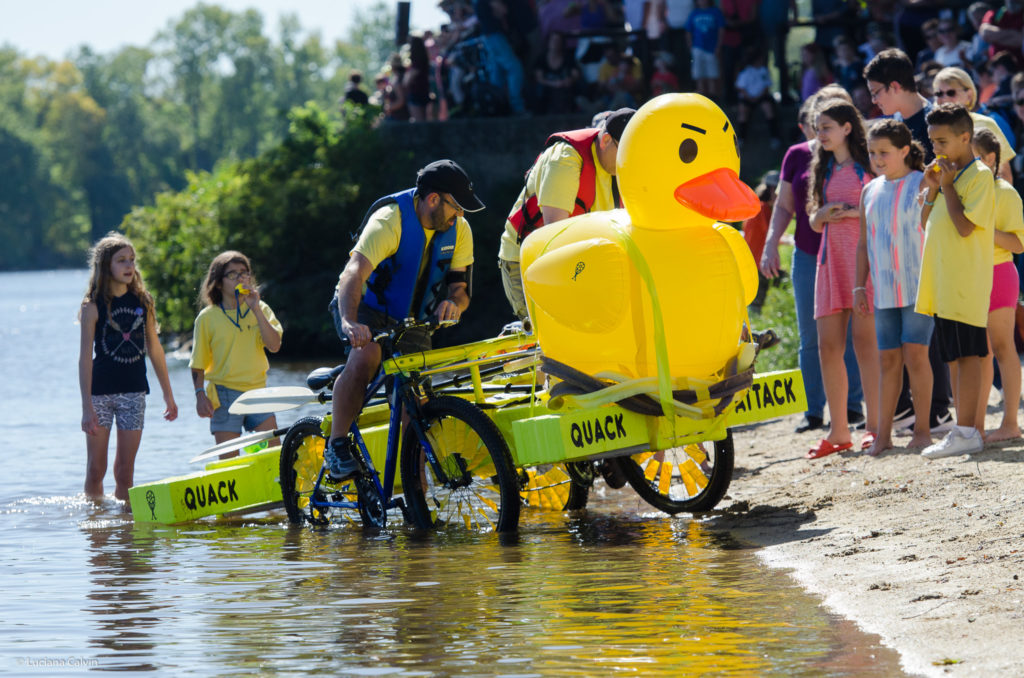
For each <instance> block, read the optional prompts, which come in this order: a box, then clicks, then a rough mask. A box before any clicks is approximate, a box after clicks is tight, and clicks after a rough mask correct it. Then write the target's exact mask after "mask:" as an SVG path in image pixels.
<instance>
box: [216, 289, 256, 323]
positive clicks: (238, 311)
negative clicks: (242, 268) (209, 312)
mask: <svg viewBox="0 0 1024 678" xmlns="http://www.w3.org/2000/svg"><path fill="white" fill-rule="evenodd" d="M219 305H220V310H221V311H222V312H223V313H224V317H225V318H227V319H228V320H230V321H231V324H232V325H234V326H235V327H237V328H238V331H239V332H241V331H242V323H241V322H240V321H241V320H242V318H244V317H245V316H247V315H249V309H248V308H247V309H245V313H242V312H241V310H242V304H241V303H240V302H239V300H238V290H235V317H234V318H232V317H231V316H230V315H228V312H227V311H226V310H225V309H224V303H223V302H221V303H220V304H219Z"/></svg>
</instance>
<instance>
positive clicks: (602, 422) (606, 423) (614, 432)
mask: <svg viewBox="0 0 1024 678" xmlns="http://www.w3.org/2000/svg"><path fill="white" fill-rule="evenodd" d="M624 417H625V415H624V414H622V413H619V414H615V415H611V414H609V415H605V417H604V419H602V418H601V417H594V419H593V420H590V419H587V420H586V421H583V422H574V423H573V425H572V426H571V427H570V428H569V439H570V440H572V444H573V445H575V446H576V447H579V448H583V447H586V446H587V445H594V444H595V443H599V442H601V441H603V440H615V439H616V438H625V437H626V427H625V426H623V425H622V420H623V418H624Z"/></svg>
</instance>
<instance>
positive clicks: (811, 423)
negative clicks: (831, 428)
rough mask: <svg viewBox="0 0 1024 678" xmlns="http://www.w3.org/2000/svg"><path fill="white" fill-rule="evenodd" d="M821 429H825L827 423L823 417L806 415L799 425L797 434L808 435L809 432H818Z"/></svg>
mask: <svg viewBox="0 0 1024 678" xmlns="http://www.w3.org/2000/svg"><path fill="white" fill-rule="evenodd" d="M819 428H825V422H824V420H823V419H822V418H821V417H816V416H814V415H813V414H806V415H804V418H803V420H802V421H801V422H800V423H799V424H797V426H796V432H797V433H806V432H807V431H817V430H818V429H819Z"/></svg>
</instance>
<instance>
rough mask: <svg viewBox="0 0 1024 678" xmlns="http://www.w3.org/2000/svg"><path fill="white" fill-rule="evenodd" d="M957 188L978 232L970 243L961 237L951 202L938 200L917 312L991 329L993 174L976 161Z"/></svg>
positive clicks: (923, 262) (926, 237)
mask: <svg viewBox="0 0 1024 678" xmlns="http://www.w3.org/2000/svg"><path fill="white" fill-rule="evenodd" d="M953 186H954V188H955V189H956V193H957V195H958V196H960V201H961V202H962V203H963V205H964V216H966V217H967V218H968V219H969V220H970V221H971V223H973V224H974V225H975V226H976V228H975V229H974V232H972V233H971V234H970V235H969V236H967V237H966V238H965V237H963V236H961V235H960V233H958V232H957V230H956V226H954V225H953V220H952V219H950V217H949V212H948V211H947V210H946V199H945V197H944V196H943V195H942V194H941V193H940V194H938V195H937V196H936V197H935V207H933V208H932V211H931V214H929V215H928V223H927V225H926V226H925V233H924V254H923V255H922V260H921V284H920V287H919V288H918V291H917V307H916V310H917V312H918V313H923V314H925V315H936V316H938V317H940V318H945V319H947V320H956V321H959V322H962V323H966V324H968V325H974V326H975V327H986V326H987V325H988V306H989V296H990V295H991V294H992V260H993V252H994V243H993V232H994V226H995V216H996V212H995V202H996V195H995V191H996V189H995V182H994V181H992V173H991V172H990V171H989V170H988V168H987V167H985V166H984V165H983V164H981V162H979V161H978V160H975V161H973V162H972V163H971V164H970V165H968V166H967V167H966V168H964V170H963V171H962V173H961V174H960V175H959V176H958V177H957V178H956V181H955V182H954V184H953Z"/></svg>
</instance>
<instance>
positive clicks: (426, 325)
mask: <svg viewBox="0 0 1024 678" xmlns="http://www.w3.org/2000/svg"><path fill="white" fill-rule="evenodd" d="M458 322H459V321H458V320H426V321H422V322H420V321H418V320H416V319H415V318H406V319H405V320H402V321H400V322H397V323H395V324H394V325H392V326H391V327H388V328H386V329H384V330H381V331H380V332H378V333H377V334H375V335H373V341H380V340H382V339H392V340H394V339H396V338H398V337H400V336H401V335H402V334H404V333H406V332H408V331H410V330H418V329H424V330H427V331H428V332H434V331H435V330H438V329H441V328H442V327H451V326H452V325H457V324H458Z"/></svg>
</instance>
